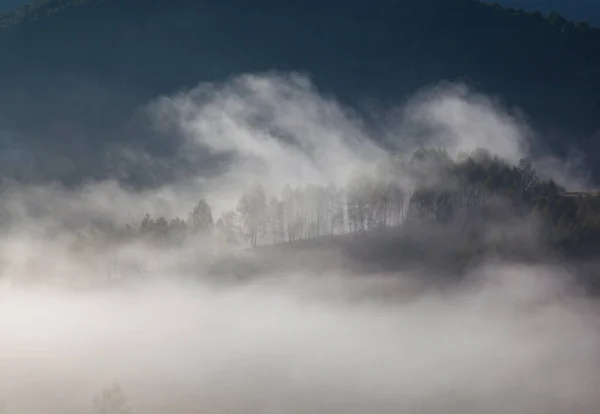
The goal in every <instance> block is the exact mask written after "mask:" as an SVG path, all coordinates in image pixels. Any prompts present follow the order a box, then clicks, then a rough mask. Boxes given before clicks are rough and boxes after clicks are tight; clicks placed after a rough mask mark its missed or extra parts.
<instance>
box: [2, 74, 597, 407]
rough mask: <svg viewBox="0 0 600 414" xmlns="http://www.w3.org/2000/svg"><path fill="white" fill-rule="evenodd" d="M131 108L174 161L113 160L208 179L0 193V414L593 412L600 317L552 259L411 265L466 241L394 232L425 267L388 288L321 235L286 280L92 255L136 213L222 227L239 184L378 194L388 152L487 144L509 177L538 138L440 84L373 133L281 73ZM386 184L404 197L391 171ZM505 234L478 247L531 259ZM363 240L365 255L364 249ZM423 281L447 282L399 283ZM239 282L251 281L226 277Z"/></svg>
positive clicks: (269, 253) (276, 272) (211, 266)
mask: <svg viewBox="0 0 600 414" xmlns="http://www.w3.org/2000/svg"><path fill="white" fill-rule="evenodd" d="M144 110H145V111H147V112H146V113H147V114H148V117H149V119H151V120H152V125H151V126H152V128H154V129H155V131H158V132H160V134H161V136H162V137H164V139H166V140H172V141H168V142H166V144H168V145H172V146H173V147H174V148H175V149H176V151H174V154H176V156H175V158H174V159H172V160H169V161H168V162H166V164H163V162H165V161H164V160H160V161H159V160H154V159H153V158H152V155H150V154H148V153H143V152H142V153H135V152H132V151H131V148H122V149H121V150H122V153H121V155H122V158H121V162H128V163H133V164H135V163H138V164H139V165H142V166H143V167H144V168H152V166H153V163H154V162H155V161H156V165H159V164H160V165H161V167H160V168H164V167H165V165H166V166H171V167H172V168H174V169H176V168H178V163H179V162H180V163H181V164H185V165H190V164H193V163H194V162H195V161H197V162H198V163H201V162H202V160H206V159H207V158H206V156H207V154H208V155H209V158H211V159H217V160H218V162H217V163H216V164H215V163H209V164H210V165H206V166H204V165H198V166H197V168H195V169H193V171H194V173H193V174H192V173H191V174H189V175H186V176H181V175H179V174H176V175H174V176H176V177H177V179H174V180H172V181H170V182H168V183H166V184H162V185H161V186H159V187H149V188H143V189H139V188H137V189H131V188H129V187H128V186H127V185H126V184H125V183H123V182H121V181H119V179H118V178H117V177H116V178H115V179H114V180H108V181H102V182H90V183H87V184H85V185H81V186H79V187H77V188H73V187H66V186H64V185H62V184H59V183H53V184H45V185H26V184H23V183H19V182H11V183H8V182H6V183H5V185H4V188H3V192H2V194H1V195H0V201H1V205H2V208H1V209H0V212H1V213H2V214H1V215H0V217H1V218H2V219H3V221H2V223H3V225H4V226H3V228H4V229H5V230H4V233H3V234H2V235H1V236H0V401H2V400H4V401H5V402H6V406H7V411H8V412H10V413H24V412H44V413H48V414H52V413H58V412H61V413H69V412H73V413H75V412H82V411H85V410H89V409H91V404H92V396H93V395H94V394H96V393H98V392H101V390H102V389H103V388H104V387H107V386H110V385H111V384H112V383H114V382H118V383H119V384H120V386H121V387H122V389H123V390H124V391H125V392H126V394H127V395H128V403H129V404H130V405H131V407H132V409H133V410H134V411H135V412H136V413H141V412H144V413H159V412H171V413H188V412H210V413H229V414H232V413H242V412H243V413H248V412H256V413H274V412H291V413H307V412H326V413H342V412H343V413H345V414H348V413H350V414H351V413H362V412H367V411H368V412H373V413H391V412H402V411H405V412H416V411H421V412H422V411H425V412H432V413H438V412H439V413H459V412H461V413H462V412H465V411H466V412H490V413H496V412H497V413H507V412H515V413H517V412H518V413H523V412H526V413H551V414H554V413H567V412H568V413H576V412H577V413H592V412H595V411H596V410H597V407H598V406H599V405H598V404H599V403H600V401H599V397H598V395H597V392H596V389H597V385H598V384H599V380H600V373H599V371H598V370H597V369H596V366H597V363H598V361H599V360H600V346H599V345H600V331H599V330H598V328H599V326H598V323H597V320H598V319H597V318H598V310H597V304H596V302H595V301H594V300H593V299H591V298H588V297H586V296H585V295H584V294H583V293H582V292H580V291H579V290H578V288H577V285H576V283H575V282H574V279H576V276H577V275H576V274H575V273H571V272H569V271H567V270H566V269H563V268H561V267H558V266H556V265H555V264H553V265H550V264H549V263H550V262H548V263H545V262H544V263H533V264H531V263H529V264H522V263H511V262H508V261H506V260H496V261H491V260H484V261H482V262H481V263H480V265H479V266H478V267H476V268H470V270H467V271H463V270H464V269H463V268H461V269H460V270H457V269H454V268H453V267H452V266H450V265H449V266H447V269H445V270H442V271H440V270H439V269H438V268H435V269H434V268H433V267H432V266H428V263H427V261H428V257H429V256H430V255H431V256H433V255H434V254H435V253H438V251H437V250H441V247H442V246H444V245H447V246H449V247H453V248H454V247H456V246H457V245H459V244H460V240H461V239H460V237H463V236H464V237H467V236H465V235H464V234H462V233H461V231H466V230H465V229H462V230H457V231H456V233H452V232H450V231H448V232H447V233H434V235H433V236H432V235H431V233H428V229H426V228H425V227H424V226H416V225H413V227H410V228H407V230H405V231H406V232H411V233H413V234H415V233H416V234H418V235H420V236H422V239H423V241H424V246H425V247H427V246H429V249H430V250H434V249H435V250H436V251H435V252H431V251H427V249H426V248H425V249H421V253H420V254H421V255H422V259H421V263H420V264H419V265H418V266H415V268H413V269H410V270H407V269H401V270H400V269H396V270H395V271H393V270H389V269H388V270H387V271H385V272H383V271H381V272H377V271H372V272H364V271H363V270H361V269H360V268H359V267H358V266H356V267H353V262H352V260H355V261H356V260H357V259H356V257H348V256H351V255H349V254H348V252H347V251H344V250H343V249H336V248H334V247H335V243H336V241H335V240H333V241H331V242H324V243H322V244H321V245H319V247H318V248H316V249H315V250H318V253H319V254H312V253H307V254H306V255H305V256H299V257H300V259H298V260H296V261H294V262H293V263H292V261H291V260H290V259H289V257H290V256H286V255H285V254H284V253H283V250H277V249H271V250H269V248H266V249H256V250H255V251H240V249H239V247H236V248H233V247H231V246H227V245H226V244H225V243H221V242H220V241H217V240H214V239H211V238H203V237H198V238H193V239H190V240H188V241H187V242H186V243H183V244H181V245H178V246H170V245H154V244H151V243H145V242H143V241H127V242H123V243H118V244H111V243H107V242H105V241H103V242H99V243H97V244H94V243H93V242H90V240H94V239H93V235H94V234H95V233H94V230H95V229H96V228H105V227H111V226H115V227H117V228H118V227H119V226H122V225H124V224H126V223H131V224H134V225H137V224H138V223H139V220H141V218H142V217H143V216H144V214H145V213H150V214H152V215H154V216H159V215H160V216H165V217H169V218H172V217H177V216H179V217H183V218H185V215H186V214H187V213H188V212H189V211H190V210H191V208H192V207H193V206H194V204H195V203H196V202H197V201H198V199H200V198H205V199H207V200H208V202H209V203H210V204H211V206H212V207H213V209H214V212H215V216H218V215H219V214H220V213H221V212H225V211H228V210H232V209H235V206H236V203H237V199H238V198H239V196H240V194H241V193H242V192H243V191H244V190H245V189H246V188H247V187H248V186H251V185H254V184H261V185H262V186H263V187H264V188H265V190H266V192H267V193H268V195H269V196H279V195H280V194H281V191H282V189H283V187H284V186H285V185H286V184H290V185H292V186H303V185H309V184H319V185H323V186H326V185H328V184H333V185H336V186H339V187H342V186H345V185H346V184H347V183H348V180H349V179H351V177H352V176H353V174H355V172H357V171H358V172H360V173H363V174H371V175H372V176H374V177H375V178H382V177H377V174H380V173H381V172H382V170H381V168H380V167H381V165H386V164H387V163H389V162H391V159H392V156H393V155H394V151H399V154H398V155H397V157H399V158H401V159H405V158H408V157H410V155H411V154H412V151H414V150H415V149H417V148H419V147H421V146H426V147H435V148H441V149H444V150H446V151H447V152H448V153H449V154H450V155H451V156H453V157H458V156H459V155H460V153H461V152H470V151H472V150H474V149H476V148H478V147H486V148H488V149H489V150H490V151H491V152H492V153H494V154H498V155H500V156H502V157H503V158H505V159H507V160H509V161H511V162H517V161H518V160H519V159H520V158H522V157H525V156H527V155H529V148H530V146H531V145H532V142H533V141H534V139H535V137H534V136H533V135H534V134H533V132H532V131H531V130H530V129H529V127H528V126H527V125H526V123H525V122H524V121H523V120H522V118H520V117H519V116H516V115H514V114H512V113H511V112H510V111H507V110H505V109H503V107H502V106H501V105H500V104H498V103H497V102H495V101H494V100H493V99H490V98H487V97H485V96H483V95H480V94H477V93H475V92H473V91H470V90H469V89H467V88H466V87H464V86H440V87H438V88H433V89H429V90H427V91H424V92H423V93H422V94H420V95H418V96H417V97H415V98H414V99H412V100H409V101H408V103H407V104H406V105H404V106H403V107H402V108H400V109H397V110H391V111H390V113H389V114H386V115H387V117H384V118H385V119H388V121H386V124H385V125H383V126H379V127H378V128H372V125H369V124H368V122H366V121H364V120H363V119H362V118H361V117H360V115H359V114H358V113H357V112H355V111H353V110H351V109H350V108H347V107H345V106H344V105H343V104H341V103H340V102H338V101H336V100H335V99H333V98H331V97H326V96H323V95H321V94H320V93H319V91H318V90H317V89H316V88H315V87H314V86H313V85H312V84H311V82H310V81H309V80H308V79H307V78H306V77H303V76H300V75H297V74H291V75H288V74H262V75H244V76H239V77H236V78H233V79H232V80H230V81H228V82H225V83H222V84H203V85H200V86H198V87H197V88H195V89H194V90H192V91H189V92H186V93H181V94H178V95H174V96H171V97H163V98H160V99H157V100H156V101H154V102H152V103H151V104H149V105H148V107H147V108H145V109H144ZM375 130H377V131H382V130H383V131H386V132H385V133H384V134H383V136H380V135H379V134H377V133H375V132H374V131H375ZM215 165H216V166H215ZM546 165H550V166H551V169H552V170H554V171H558V170H560V169H561V168H562V166H561V164H558V163H556V162H554V161H553V162H550V161H547V162H546ZM203 167H206V168H203ZM548 169H550V167H549V168H548ZM422 173H423V174H424V175H427V174H432V172H431V171H423V172H422ZM572 176H573V175H570V176H569V177H572ZM389 178H390V177H386V179H389ZM435 178H436V177H434V179H435ZM395 179H396V180H398V181H399V182H401V183H402V185H403V186H406V187H407V189H408V190H410V189H411V186H412V185H414V183H413V182H411V180H413V179H414V177H413V176H411V175H409V174H407V175H406V176H402V177H395ZM507 214H508V213H507ZM520 220H521V221H517V220H515V221H514V222H516V223H518V225H515V226H514V227H518V229H517V228H515V229H513V227H511V226H504V224H505V223H504V222H502V223H500V224H497V223H493V224H494V225H493V226H490V228H492V230H493V231H489V232H488V233H487V237H488V238H489V240H486V241H485V243H498V244H500V243H501V242H502V240H506V239H509V240H510V239H511V237H513V239H512V240H516V239H519V240H521V239H525V241H527V242H530V243H532V244H535V243H536V242H537V239H536V237H535V234H529V233H535V222H534V219H531V220H530V219H529V218H520ZM506 222H507V223H509V222H510V223H512V222H511V221H509V220H507V221H506ZM508 233H510V234H508ZM82 234H85V235H86V236H89V237H87V238H80V236H81V235H82ZM436 234H437V236H436ZM90 235H91V236H90ZM440 235H441V236H440ZM453 235H455V236H456V237H454V236H453ZM459 236H460V237H459ZM428 237H429V238H430V240H431V243H429V244H427V240H429V239H428ZM434 239H435V240H434ZM500 239H502V240H500ZM353 240H354V239H353ZM369 240H370V239H368V238H365V241H364V243H365V244H364V249H362V248H361V249H360V251H361V252H363V251H371V250H373V248H374V247H373V245H367V243H368V241H369ZM434 242H435V243H434ZM356 243H357V245H358V246H362V245H361V244H360V241H359V242H356ZM523 244H525V242H523ZM289 248H290V249H295V248H296V247H289ZM393 248H395V247H394V246H391V247H390V248H389V249H388V251H387V252H386V254H388V255H390V254H392V255H393V254H395V252H394V251H391V253H390V250H393ZM297 249H299V250H302V249H303V247H302V246H300V245H298V247H297ZM325 253H329V254H325ZM398 253H399V252H398ZM287 260H289V262H288V261H287ZM341 263H344V266H342V265H341ZM224 264H225V265H228V266H230V267H229V268H228V267H227V266H224ZM236 266H237V269H234V270H235V271H229V270H227V269H231V268H234V267H236ZM245 266H246V267H245ZM240 269H241V270H240ZM431 272H437V273H436V274H435V276H436V280H437V281H439V280H444V283H436V284H433V283H432V282H431V280H432V278H427V277H423V278H419V277H415V275H417V276H419V275H425V276H427V275H428V273H431ZM240 273H241V275H242V276H246V275H247V277H246V278H242V279H243V281H238V282H235V277H233V276H239V275H240ZM251 276H252V277H251ZM257 276H260V277H257ZM107 414H108V413H107Z"/></svg>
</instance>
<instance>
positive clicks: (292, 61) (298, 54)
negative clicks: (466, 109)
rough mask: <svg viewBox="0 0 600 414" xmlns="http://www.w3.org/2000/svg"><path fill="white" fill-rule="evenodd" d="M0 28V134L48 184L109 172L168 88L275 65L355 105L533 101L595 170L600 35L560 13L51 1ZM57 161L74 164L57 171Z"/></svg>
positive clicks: (530, 109) (174, 0) (383, 1)
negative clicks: (136, 118)
mask: <svg viewBox="0 0 600 414" xmlns="http://www.w3.org/2000/svg"><path fill="white" fill-rule="evenodd" d="M0 26H2V27H3V29H2V33H1V35H0V53H2V54H3V55H4V56H5V57H6V59H3V60H2V61H0V88H1V90H2V91H3V94H2V97H1V98H0V125H2V126H4V128H5V129H11V130H19V131H23V136H24V137H25V138H24V139H27V145H28V146H29V147H30V148H33V149H35V150H39V151H38V152H43V153H44V154H45V157H46V158H44V159H45V160H46V162H47V164H44V163H43V162H44V160H39V161H38V165H41V166H42V168H44V165H46V167H47V168H46V170H45V171H44V172H45V174H46V176H47V177H50V176H55V177H59V178H61V179H67V178H72V177H78V176H80V175H81V174H82V173H86V174H93V175H95V176H98V177H100V176H105V175H106V174H110V170H108V169H107V167H106V165H105V164H104V161H103V158H102V157H100V156H99V155H102V154H103V153H104V151H105V149H106V146H107V145H109V144H110V142H111V141H116V142H121V141H123V140H129V139H133V138H135V139H139V137H140V135H139V134H127V133H124V132H123V128H122V124H123V122H124V121H125V120H126V119H128V118H129V117H130V116H131V113H132V110H133V108H135V107H136V106H137V105H139V104H142V103H144V102H146V101H147V100H149V99H151V98H153V97H155V96H157V95H159V94H165V93H171V92H173V91H176V90H179V89H182V88H186V87H191V86H193V85H195V84H196V83H198V82H201V81H213V80H223V79H225V78H227V77H228V76H231V75H234V74H238V73H241V72H252V71H264V70H272V69H276V70H300V71H306V72H308V73H310V74H311V75H312V76H313V78H314V79H315V81H316V83H317V84H318V85H319V86H320V87H321V88H323V89H324V90H326V91H328V92H333V93H335V94H336V95H338V96H341V97H342V98H343V99H346V100H348V101H350V102H353V103H357V102H364V101H368V100H376V101H384V102H390V101H391V102H397V101H400V100H402V99H404V98H405V97H406V96H407V95H408V94H410V93H412V92H414V91H415V90H417V89H419V88H421V87H423V86H427V85H430V84H432V83H436V82H439V81H441V80H467V81H469V82H472V83H474V84H475V85H477V86H478V87H479V88H481V89H483V90H484V91H487V92H491V93H494V94H499V95H501V96H502V97H503V98H505V100H506V101H507V102H508V103H509V104H512V105H519V106H521V107H522V108H524V110H525V111H526V113H528V114H529V115H530V116H531V117H532V120H533V122H534V123H535V125H536V126H537V127H538V128H540V129H541V130H542V131H544V133H545V134H547V141H548V143H549V144H550V145H551V146H552V147H553V148H554V149H555V150H556V151H558V152H563V151H565V150H566V149H568V148H569V147H571V146H574V145H576V146H579V147H581V148H582V149H584V150H585V151H586V152H587V153H588V154H590V155H591V156H592V157H593V158H592V160H591V161H592V162H593V163H594V164H595V165H597V166H598V167H597V168H596V170H597V172H599V171H600V162H599V161H600V151H598V150H599V149H600V146H598V144H597V143H596V142H595V141H594V140H592V139H591V138H590V137H591V136H592V134H593V133H594V132H595V131H596V129H597V127H598V124H600V120H598V119H597V118H598V117H597V114H598V113H599V109H600V105H599V99H600V98H599V97H600V31H598V30H595V29H590V28H589V27H587V26H585V25H575V24H573V23H570V22H567V21H564V20H561V19H557V18H556V17H554V18H553V19H548V18H545V17H544V16H542V15H541V14H539V13H537V14H536V13H532V14H528V13H524V12H517V11H514V10H507V9H503V8H500V7H499V6H490V5H488V4H483V3H479V2H476V1H473V0H373V1H370V2H363V1H358V0H351V1H348V0H345V1H342V0H330V1H327V2H321V1H316V0H307V1H302V2H300V1H293V2H292V1H290V2H282V1H275V0H255V1H252V2H250V1H246V0H152V1H150V0H144V1H142V0H54V1H52V0H51V1H46V2H39V4H38V5H37V6H32V7H28V8H23V9H20V10H19V11H18V12H16V13H13V14H10V15H7V16H5V17H4V18H3V19H1V20H0ZM142 145H152V142H151V140H148V141H144V142H143V143H142ZM67 150H68V151H67ZM155 150H156V151H160V152H161V153H163V154H166V155H165V156H168V152H169V149H168V148H164V147H162V146H158V147H156V148H155ZM52 154H62V155H64V156H66V157H67V159H63V160H64V162H62V163H61V168H60V169H51V168H50V167H52V168H54V167H56V163H55V162H54V161H53V160H54V158H52ZM595 154H599V155H595Z"/></svg>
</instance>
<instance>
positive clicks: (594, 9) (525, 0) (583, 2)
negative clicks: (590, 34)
mask: <svg viewBox="0 0 600 414" xmlns="http://www.w3.org/2000/svg"><path fill="white" fill-rule="evenodd" d="M496 3H499V4H500V5H502V6H505V7H513V8H518V9H525V10H529V11H536V10H539V11H542V12H546V13H549V12H552V11H556V12H559V13H561V14H563V15H564V16H565V17H567V18H568V19H572V20H580V21H586V22H589V23H590V24H592V25H594V26H599V25H600V3H598V1H597V0H497V1H496Z"/></svg>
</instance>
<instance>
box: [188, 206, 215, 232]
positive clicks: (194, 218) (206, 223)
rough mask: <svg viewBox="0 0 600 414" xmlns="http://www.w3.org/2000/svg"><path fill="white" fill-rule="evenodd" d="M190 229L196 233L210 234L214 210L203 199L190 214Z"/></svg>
mask: <svg viewBox="0 0 600 414" xmlns="http://www.w3.org/2000/svg"><path fill="white" fill-rule="evenodd" d="M189 223H190V227H191V229H192V231H193V232H195V233H208V232H209V231H210V230H211V229H212V227H213V216H212V209H211V208H210V206H209V205H208V203H207V202H206V201H205V200H204V199H201V200H200V201H198V204H196V206H195V207H194V210H193V211H192V212H191V213H190V220H189Z"/></svg>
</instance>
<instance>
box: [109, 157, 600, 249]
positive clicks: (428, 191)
mask: <svg viewBox="0 0 600 414" xmlns="http://www.w3.org/2000/svg"><path fill="white" fill-rule="evenodd" d="M499 201H502V202H503V203H504V204H503V205H505V206H507V208H509V209H510V211H511V214H517V215H521V216H523V215H528V214H536V215H538V216H539V217H541V218H542V219H543V221H544V223H545V225H546V226H545V230H546V231H545V234H546V235H547V237H548V238H549V239H551V240H552V241H562V240H570V241H583V240H584V239H589V238H590V237H597V236H598V235H600V199H599V198H597V197H595V196H593V195H591V194H587V193H581V194H578V195H576V196H568V195H567V193H566V192H565V190H564V189H563V188H561V187H559V186H558V185H557V184H556V183H554V181H552V180H542V179H540V178H539V177H538V174H537V172H536V170H535V167H534V165H533V163H532V161H531V160H530V159H522V160H520V161H519V162H518V163H517V164H516V165H511V164H509V163H508V162H506V161H505V160H503V159H501V158H500V157H498V156H494V155H492V154H491V153H490V152H489V151H487V150H485V149H477V150H475V151H473V152H472V153H471V154H468V155H462V156H461V157H459V159H457V160H453V159H452V158H451V157H450V156H449V155H448V154H447V153H446V152H445V151H442V150H436V149H421V150H418V151H416V152H415V153H414V154H413V155H412V156H411V157H410V158H409V159H404V158H402V157H400V156H399V155H398V156H394V157H391V158H390V159H389V160H386V161H385V162H381V163H379V164H378V165H376V166H375V168H374V169H373V171H372V172H370V173H366V172H360V173H359V172H357V173H355V174H354V175H352V176H351V177H350V178H349V179H348V182H347V183H346V185H345V186H343V187H337V186H335V185H333V184H328V185H316V184H310V185H305V186H298V187H294V188H293V187H291V186H290V185H286V186H285V187H284V188H283V190H282V191H281V194H280V195H279V196H278V197H277V196H271V197H269V196H268V195H267V192H266V190H265V189H264V188H263V187H262V186H261V185H255V186H252V187H250V188H248V189H247V190H246V191H245V192H244V193H243V194H241V196H240V197H239V200H238V202H237V205H236V206H235V208H233V209H231V210H229V211H226V212H224V213H222V214H221V215H220V216H219V218H218V219H216V220H215V219H214V218H213V211H212V208H211V206H210V205H209V204H208V202H207V201H206V200H205V199H201V200H200V201H199V202H198V203H197V204H196V206H195V207H194V208H193V209H192V211H191V212H190V213H189V215H188V217H187V218H186V219H182V218H174V219H172V220H170V221H168V220H167V219H166V218H164V217H157V218H154V217H152V216H150V215H148V214H147V215H146V216H145V217H144V218H143V219H142V220H141V222H140V224H139V226H136V227H132V226H130V225H128V226H126V227H125V228H124V229H122V230H121V233H120V234H121V236H125V237H130V238H131V237H143V238H147V239H153V240H159V241H164V240H178V239H183V238H185V237H187V236H189V235H195V234H201V235H206V236H208V235H210V236H211V237H215V238H216V239H218V240H220V241H223V242H227V243H233V244H243V243H247V244H248V245H249V246H251V247H257V246H259V245H265V244H279V243H286V242H293V241H297V240H311V239H316V238H321V237H328V236H336V235H343V234H348V233H364V232H375V231H383V230H386V229H394V228H398V227H400V226H401V225H402V224H403V223H405V222H406V221H407V220H422V221H431V222H439V223H449V222H453V221H458V220H462V221H469V220H473V219H475V218H484V219H485V218H486V217H489V216H490V214H493V209H494V206H496V205H497V203H498V202H499ZM503 209H504V207H503Z"/></svg>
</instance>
